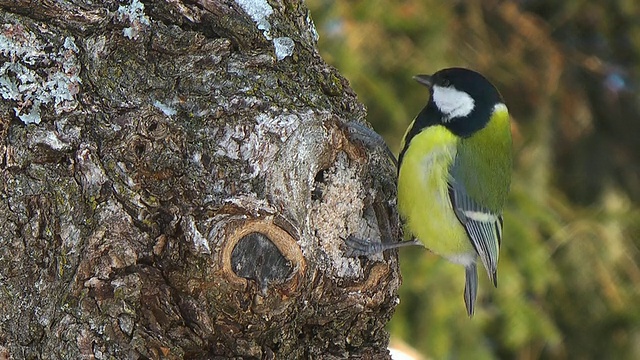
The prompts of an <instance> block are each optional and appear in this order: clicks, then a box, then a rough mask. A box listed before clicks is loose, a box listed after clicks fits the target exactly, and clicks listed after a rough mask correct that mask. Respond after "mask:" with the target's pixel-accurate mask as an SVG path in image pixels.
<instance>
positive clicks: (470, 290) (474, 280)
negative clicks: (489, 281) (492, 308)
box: [464, 262, 478, 317]
mask: <svg viewBox="0 0 640 360" xmlns="http://www.w3.org/2000/svg"><path fill="white" fill-rule="evenodd" d="M477 294H478V271H477V269H476V263H475V262H474V263H472V264H471V265H469V266H467V267H465V284H464V303H465V305H467V314H469V317H472V316H473V310H474V308H475V305H476V296H477Z"/></svg>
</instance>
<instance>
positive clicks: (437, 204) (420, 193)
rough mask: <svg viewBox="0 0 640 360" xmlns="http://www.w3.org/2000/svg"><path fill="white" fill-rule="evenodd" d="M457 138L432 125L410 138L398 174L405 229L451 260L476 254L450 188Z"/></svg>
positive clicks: (458, 260) (399, 195)
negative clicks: (457, 214) (461, 222)
mask: <svg viewBox="0 0 640 360" xmlns="http://www.w3.org/2000/svg"><path fill="white" fill-rule="evenodd" d="M457 142H458V138H457V137H456V136H455V135H453V134H452V133H451V132H450V131H449V130H447V129H446V128H445V127H443V126H430V127H427V128H425V129H424V130H422V132H420V133H419V134H418V135H416V136H414V137H413V138H412V139H411V143H410V145H409V147H408V148H407V149H406V151H405V153H404V156H403V158H402V163H401V164H400V171H399V173H398V210H399V212H400V215H401V216H402V218H403V219H404V220H405V231H406V232H408V233H411V234H413V235H414V236H415V237H416V238H418V239H419V240H420V241H422V243H423V244H425V246H426V247H427V248H428V249H430V250H431V251H433V252H435V253H436V254H439V255H441V256H443V257H446V258H448V259H449V260H452V261H455V262H461V261H464V262H466V261H465V260H463V259H460V256H463V257H466V256H465V255H467V254H470V253H473V251H474V250H473V246H472V245H471V243H470V241H469V240H468V238H467V234H466V232H465V230H464V228H463V227H462V225H461V224H460V222H459V221H458V219H457V218H456V215H455V213H454V211H453V208H452V206H451V201H450V199H449V194H448V189H447V177H448V173H449V167H450V165H451V164H452V162H453V159H454V158H455V156H456V144H457Z"/></svg>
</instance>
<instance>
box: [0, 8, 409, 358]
mask: <svg viewBox="0 0 640 360" xmlns="http://www.w3.org/2000/svg"><path fill="white" fill-rule="evenodd" d="M252 4H253V6H255V4H258V5H259V6H258V8H257V9H256V8H251V6H252ZM0 18H1V19H2V21H1V24H2V25H1V29H0V31H1V33H0V60H1V62H0V95H1V96H2V99H1V101H0V144H1V148H0V150H2V153H1V156H2V161H1V163H0V165H1V170H2V176H1V177H0V214H2V219H3V221H2V222H0V354H3V355H4V354H8V356H11V357H12V358H15V359H21V358H47V359H56V358H65V359H66V358H80V357H83V356H84V357H88V358H91V357H95V358H97V359H103V358H154V359H155V358H168V359H179V358H194V359H195V358H198V359H201V358H217V357H219V358H229V357H244V358H265V359H268V358H323V359H326V358H346V357H352V358H386V357H388V354H387V350H386V345H387V342H388V334H387V332H386V331H385V329H384V325H385V324H386V322H387V321H388V320H389V319H390V316H391V314H392V312H393V309H394V307H395V305H396V304H397V292H396V291H397V288H398V286H399V270H398V264H397V259H396V257H395V255H394V254H393V253H390V254H386V255H385V256H384V257H382V256H381V255H378V257H377V258H372V259H364V258H361V259H357V258H349V257H346V256H345V252H344V249H343V248H342V245H343V240H342V239H344V238H346V237H347V236H348V235H350V234H354V235H356V236H359V237H367V238H371V239H372V240H373V241H381V240H382V239H384V240H382V241H389V240H390V239H391V240H395V239H398V238H400V229H399V226H398V218H397V214H396V211H395V184H394V169H393V167H392V166H391V165H390V163H389V162H388V160H387V159H386V158H385V155H384V153H383V152H382V150H381V149H376V148H372V147H367V146H365V144H363V143H361V142H359V141H354V140H353V139H352V138H351V137H350V136H349V131H348V130H347V129H346V128H345V126H346V125H345V124H346V123H347V122H351V121H363V119H364V117H365V111H364V108H363V107H362V105H361V104H359V103H358V101H357V99H356V96H355V94H354V93H353V92H352V91H351V90H350V88H349V86H348V83H347V82H346V81H345V80H344V79H343V78H342V77H341V76H340V75H339V74H338V73H337V71H336V70H335V69H333V68H331V67H329V66H328V65H326V64H325V63H324V62H323V61H322V59H321V58H320V56H319V55H318V53H317V50H316V48H315V41H316V36H317V35H316V33H315V29H314V28H313V23H312V22H311V20H310V16H309V14H308V11H307V9H306V8H305V6H304V5H303V4H302V3H301V2H298V1H284V2H275V1H269V2H267V1H251V2H250V1H238V2H231V1H195V2H191V1H185V2H182V1H166V2H164V1H158V2H144V3H142V2H140V1H138V0H132V1H124V2H117V1H106V2H88V1H87V2H82V1H56V2H50V3H47V4H46V6H45V5H39V3H37V2H32V1H26V0H24V1H21V0H18V1H15V0H10V1H7V0H0ZM292 46H293V47H292Z"/></svg>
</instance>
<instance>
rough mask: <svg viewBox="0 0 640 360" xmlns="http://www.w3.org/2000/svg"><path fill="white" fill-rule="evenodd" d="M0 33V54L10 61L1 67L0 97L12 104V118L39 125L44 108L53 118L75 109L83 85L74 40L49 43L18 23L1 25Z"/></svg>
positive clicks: (66, 39) (66, 38) (69, 38)
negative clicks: (51, 110) (51, 111)
mask: <svg viewBox="0 0 640 360" xmlns="http://www.w3.org/2000/svg"><path fill="white" fill-rule="evenodd" d="M0 31H1V32H0V54H1V55H2V56H4V57H6V58H8V59H9V61H5V62H4V63H2V65H0V97H2V98H3V99H4V100H10V101H14V102H15V104H16V106H15V107H14V108H13V109H14V112H15V115H16V116H17V117H18V118H19V119H20V120H21V121H22V122H24V123H25V124H29V123H35V124H38V123H40V121H41V114H42V109H41V107H42V106H43V105H51V106H52V107H53V110H54V112H55V114H56V115H59V114H61V113H63V112H69V111H71V110H74V109H75V108H76V107H77V105H78V102H77V101H76V99H75V95H77V94H78V93H79V92H80V84H81V83H82V81H81V79H80V76H79V75H80V66H79V64H78V59H77V54H78V47H77V46H76V44H75V39H74V38H73V37H65V38H64V42H63V43H62V44H50V43H48V42H47V41H46V40H44V39H43V37H41V36H39V35H38V34H35V33H33V32H30V31H28V30H25V29H24V27H22V26H21V25H18V24H4V25H3V26H2V28H1V30H0ZM51 49H53V50H51ZM56 49H57V50H56Z"/></svg>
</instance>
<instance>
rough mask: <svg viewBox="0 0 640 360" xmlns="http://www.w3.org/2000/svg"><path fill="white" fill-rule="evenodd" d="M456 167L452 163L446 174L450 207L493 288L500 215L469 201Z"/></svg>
mask: <svg viewBox="0 0 640 360" xmlns="http://www.w3.org/2000/svg"><path fill="white" fill-rule="evenodd" d="M460 166H461V165H460V164H459V161H458V159H456V161H454V163H453V166H452V167H451V169H450V172H449V180H448V183H449V197H450V199H451V205H452V206H453V209H454V211H455V213H456V216H457V217H458V220H460V223H462V225H463V226H464V228H465V230H466V231H467V234H468V235H469V239H470V240H471V244H472V245H473V247H474V248H475V250H476V252H477V253H478V255H479V256H480V259H481V260H482V263H483V265H484V267H485V269H487V273H488V274H489V278H490V279H491V280H492V281H493V285H494V286H497V270H498V252H499V249H500V243H501V241H502V214H499V213H495V212H492V211H490V210H489V209H487V208H486V207H483V206H482V205H480V204H478V203H477V202H476V201H475V200H474V199H473V198H471V197H470V196H469V194H468V192H467V189H466V188H465V186H464V184H463V182H462V181H461V179H460V175H459V174H460V172H459V169H460Z"/></svg>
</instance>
